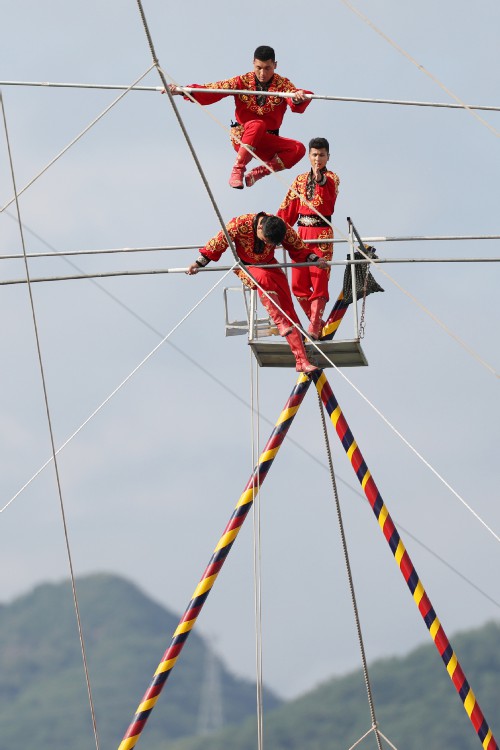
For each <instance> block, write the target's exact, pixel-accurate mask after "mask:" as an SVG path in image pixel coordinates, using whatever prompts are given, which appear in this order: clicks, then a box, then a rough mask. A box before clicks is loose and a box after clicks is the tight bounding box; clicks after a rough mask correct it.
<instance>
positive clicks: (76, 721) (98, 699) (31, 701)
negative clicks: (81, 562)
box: [0, 575, 280, 750]
mask: <svg viewBox="0 0 500 750" xmlns="http://www.w3.org/2000/svg"><path fill="white" fill-rule="evenodd" d="M77 593H78V602H79V609H80V616H81V620H82V626H83V633H84V637H85V645H86V653H87V661H88V668H89V674H90V684H91V687H92V694H93V701H94V705H95V712H96V719H97V728H98V732H99V740H100V746H101V748H106V750H108V749H109V748H117V747H118V745H119V743H120V741H121V739H122V737H123V735H124V733H125V731H126V729H127V727H128V725H129V723H130V721H131V720H132V717H133V715H134V713H135V711H136V709H137V706H138V704H139V701H140V700H141V698H142V696H143V695H144V692H145V690H146V689H147V687H148V685H149V683H150V681H151V679H152V676H153V674H154V672H155V670H156V667H157V666H158V663H159V662H160V661H161V659H162V656H163V654H164V653H165V650H166V648H167V646H168V645H169V644H170V639H171V636H172V633H173V632H174V630H175V628H176V627H177V624H178V620H179V617H178V616H177V615H174V614H173V613H171V612H169V611H167V610H166V609H164V608H163V607H161V606H160V605H158V604H156V603H154V602H153V601H151V600H150V599H148V598H147V597H146V596H145V595H144V594H142V593H141V591H140V590H139V589H137V588H136V587H135V586H134V585H132V584H130V583H129V582H127V581H125V580H123V579H121V578H118V577H115V576H111V575H92V576H88V577H85V578H82V579H79V580H78V581H77ZM208 650H209V649H208V646H207V644H206V643H205V642H204V640H203V639H202V638H200V637H199V636H198V635H197V634H196V632H195V631H193V632H192V633H191V635H190V636H189V640H188V643H187V644H186V646H185V648H184V650H183V651H182V654H181V655H180V657H179V665H178V669H177V668H176V669H175V671H174V673H173V674H172V677H171V679H170V680H169V681H168V682H167V684H166V685H165V687H164V690H163V693H162V696H161V698H160V699H159V701H158V704H157V706H156V707H155V710H154V712H153V714H152V717H151V720H150V721H149V722H148V724H147V725H146V727H145V729H144V731H143V733H142V736H141V744H142V745H144V747H146V748H148V750H160V748H162V749H163V750H164V748H165V741H166V738H169V739H172V738H178V737H183V736H186V735H193V734H195V733H196V731H197V723H198V717H199V716H200V711H201V710H202V706H203V694H204V689H203V686H204V684H205V682H204V681H205V677H206V671H207V670H206V664H207V651H208ZM213 659H215V657H213ZM213 659H212V664H213ZM217 667H218V674H219V677H220V690H221V703H222V705H223V707H224V713H225V715H226V716H231V717H232V718H233V719H234V720H235V721H241V720H243V719H244V718H245V717H247V716H249V715H252V714H255V700H256V698H255V694H256V691H255V685H253V684H252V683H251V682H248V681H246V680H240V679H237V678H235V677H234V676H233V675H231V674H230V673H229V672H228V671H227V669H226V668H225V667H224V665H223V664H222V663H221V662H220V661H217ZM167 694H168V696H167ZM167 697H168V699H166V698H167ZM279 703H280V701H279V699H278V698H277V697H276V696H275V695H273V694H272V693H271V692H270V691H268V690H266V691H265V694H264V705H265V706H266V707H268V708H273V707H276V706H278V705H279ZM0 727H1V729H0V747H1V748H5V750H26V748H28V747H36V748H37V750H49V748H50V750H54V748H57V749H58V750H59V749H61V750H62V749H63V748H64V750H66V749H68V750H69V749H70V750H89V748H91V747H93V746H94V735H93V728H92V722H91V719H90V710H89V700H88V694H87V687H86V682H85V676H84V671H83V667H82V657H81V651H80V644H79V639H78V635H77V630H76V620H75V612H74V607H73V598H72V593H71V587H70V584H69V582H67V583H62V584H57V585H54V584H44V585H41V586H38V587H37V588H36V589H35V590H34V591H33V592H32V593H30V594H28V595H26V596H23V597H21V598H19V599H16V600H15V601H14V602H12V603H10V604H4V605H0Z"/></svg>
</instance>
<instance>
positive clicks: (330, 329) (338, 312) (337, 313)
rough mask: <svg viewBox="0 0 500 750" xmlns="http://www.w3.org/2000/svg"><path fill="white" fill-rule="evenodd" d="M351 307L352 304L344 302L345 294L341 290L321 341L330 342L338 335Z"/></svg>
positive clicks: (322, 332) (323, 329) (324, 327)
mask: <svg viewBox="0 0 500 750" xmlns="http://www.w3.org/2000/svg"><path fill="white" fill-rule="evenodd" d="M349 305H350V302H344V292H343V290H342V289H341V290H340V294H339V296H338V297H337V301H336V302H335V304H334V306H333V308H332V311H331V313H330V315H329V316H328V319H327V321H326V323H325V325H324V326H323V328H322V330H321V336H320V340H321V341H329V340H330V339H333V337H334V336H335V334H336V333H337V329H338V327H339V325H340V324H341V323H342V318H343V317H344V315H345V314H346V311H347V308H348V307H349Z"/></svg>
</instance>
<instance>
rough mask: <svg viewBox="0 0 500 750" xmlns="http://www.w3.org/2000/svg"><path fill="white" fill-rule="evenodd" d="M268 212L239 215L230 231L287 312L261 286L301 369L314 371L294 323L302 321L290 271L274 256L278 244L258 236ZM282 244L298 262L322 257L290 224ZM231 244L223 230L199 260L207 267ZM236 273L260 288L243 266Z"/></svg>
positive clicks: (245, 258)
mask: <svg viewBox="0 0 500 750" xmlns="http://www.w3.org/2000/svg"><path fill="white" fill-rule="evenodd" d="M266 216H268V214H266V213H264V212H260V213H258V214H244V215H243V216H237V217H235V218H234V219H231V221H230V222H229V223H228V224H227V225H226V229H227V233H228V235H229V237H230V238H231V240H232V241H233V243H234V247H235V250H236V253H237V255H238V257H239V258H240V259H241V260H242V261H243V263H245V264H246V265H248V266H250V269H249V270H250V272H251V274H252V276H253V277H254V279H255V280H256V282H257V283H258V284H259V286H261V287H262V289H264V290H265V291H266V292H267V293H268V294H269V295H270V297H271V298H272V300H275V301H276V304H277V305H279V307H280V308H281V310H282V311H283V313H285V314H283V313H282V312H281V311H280V310H278V308H277V307H276V306H275V305H274V304H273V302H272V301H271V300H270V299H269V297H267V296H266V295H265V294H263V292H262V291H261V290H260V289H259V288H258V287H257V293H258V295H259V297H260V300H261V302H262V304H263V305H264V307H265V309H266V310H267V312H268V313H269V316H270V317H271V319H272V320H273V321H274V323H275V324H276V327H277V328H278V331H279V333H280V335H281V336H287V337H288V343H289V344H290V347H291V349H292V351H293V353H294V355H295V358H296V360H297V370H302V371H304V372H307V371H311V370H314V369H316V368H314V367H313V366H312V365H310V363H309V362H308V361H307V357H306V354H305V350H304V345H303V342H302V336H301V334H300V333H299V331H297V329H296V328H295V327H294V326H293V323H295V324H297V325H299V326H300V321H299V318H298V317H297V313H296V312H295V308H294V306H293V300H292V295H291V292H290V287H289V286H288V280H287V278H286V275H285V274H284V272H283V270H282V269H281V268H280V267H279V266H278V265H277V264H278V261H277V260H276V258H275V257H274V250H275V245H274V244H272V243H270V242H266V241H264V240H262V239H259V237H258V236H257V230H258V225H259V219H261V218H262V217H266ZM281 244H282V245H283V247H284V248H285V250H287V251H288V254H289V255H290V257H291V258H292V260H294V261H296V262H306V261H311V262H312V261H314V260H318V256H317V255H316V254H315V253H313V252H312V251H311V250H310V249H309V248H308V247H307V245H305V244H304V243H303V242H302V240H301V239H300V237H299V235H298V234H297V233H296V232H295V230H294V229H292V228H291V227H290V226H287V227H286V233H285V236H284V238H283V240H282V243H281ZM227 248H228V241H227V238H226V237H225V235H224V232H222V231H220V232H219V233H218V234H216V235H215V237H213V238H212V239H211V240H209V241H208V242H207V244H206V245H205V247H203V248H201V250H200V253H201V256H200V258H198V260H197V261H196V263H197V264H198V266H200V267H203V266H205V265H207V263H208V262H209V261H211V260H214V261H217V260H219V258H220V257H221V255H222V253H223V252H224V251H225V250H227ZM263 264H266V265H269V264H271V265H276V268H261V265H263ZM235 273H236V275H237V276H238V277H239V278H240V279H241V281H242V282H243V283H244V284H245V285H246V286H247V287H249V288H250V289H255V288H256V285H255V284H254V282H253V281H252V279H251V278H250V277H249V276H248V275H247V274H246V273H245V272H244V271H243V270H241V269H236V270H235Z"/></svg>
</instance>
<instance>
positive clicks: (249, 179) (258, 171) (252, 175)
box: [245, 164, 271, 187]
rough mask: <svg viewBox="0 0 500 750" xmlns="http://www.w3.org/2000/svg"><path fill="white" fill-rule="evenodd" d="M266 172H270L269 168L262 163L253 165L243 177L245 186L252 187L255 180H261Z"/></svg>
mask: <svg viewBox="0 0 500 750" xmlns="http://www.w3.org/2000/svg"><path fill="white" fill-rule="evenodd" d="M268 174H271V170H269V169H268V168H267V167H265V166H264V165H263V164H261V165H260V166H258V167H254V168H253V169H252V171H251V172H249V173H248V174H247V176H246V177H245V185H246V186H247V187H252V185H255V183H256V182H257V180H261V179H262V178H263V177H267V175H268Z"/></svg>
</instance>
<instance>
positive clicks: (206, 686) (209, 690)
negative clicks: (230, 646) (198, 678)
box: [197, 636, 224, 736]
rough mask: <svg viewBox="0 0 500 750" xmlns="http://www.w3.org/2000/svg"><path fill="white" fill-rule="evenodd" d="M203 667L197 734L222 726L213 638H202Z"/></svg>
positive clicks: (218, 668) (219, 687)
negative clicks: (203, 647)
mask: <svg viewBox="0 0 500 750" xmlns="http://www.w3.org/2000/svg"><path fill="white" fill-rule="evenodd" d="M204 643H205V668H204V674H203V682H202V685H201V691H200V710H199V714H198V732H197V734H198V735H199V736H203V735H207V734H210V733H211V732H216V731H217V730H218V729H222V727H223V726H224V715H223V710H222V683H221V668H220V664H219V661H218V660H217V656H216V655H215V651H214V648H213V647H214V645H215V638H214V637H213V636H211V637H210V638H205V639H204Z"/></svg>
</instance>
